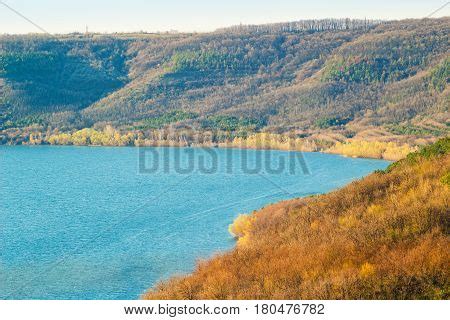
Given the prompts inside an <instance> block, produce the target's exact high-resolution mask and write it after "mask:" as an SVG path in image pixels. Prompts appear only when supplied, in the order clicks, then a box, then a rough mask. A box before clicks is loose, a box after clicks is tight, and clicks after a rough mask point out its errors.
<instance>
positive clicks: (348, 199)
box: [143, 138, 450, 299]
mask: <svg viewBox="0 0 450 320" xmlns="http://www.w3.org/2000/svg"><path fill="white" fill-rule="evenodd" d="M449 199H450V139H449V138H447V139H444V140H440V141H439V142H438V143H436V144H434V145H432V146H430V147H426V148H425V149H423V150H422V151H420V152H417V153H414V154H411V155H410V156H408V157H407V158H406V159H405V160H403V161H401V162H398V163H395V164H393V165H392V166H391V167H390V168H388V170H387V171H386V172H377V173H374V174H372V175H370V176H368V177H366V178H364V179H362V180H360V181H356V182H353V183H351V184H350V185H348V186H347V187H344V188H342V189H340V190H338V191H335V192H332V193H329V194H326V195H320V196H316V197H310V198H304V199H296V200H291V201H286V202H281V203H279V204H275V205H271V206H268V207H266V208H264V209H262V210H260V211H257V212H254V213H253V214H251V215H249V216H241V217H239V218H238V219H237V220H236V221H235V223H234V224H233V225H232V226H231V227H230V230H231V231H232V232H233V233H234V234H235V235H236V236H237V237H238V243H237V247H236V248H235V249H234V250H232V251H231V252H229V253H226V254H224V255H221V256H218V257H215V258H213V259H211V260H209V261H204V262H201V263H200V264H199V265H198V267H197V268H196V270H195V271H194V272H193V274H192V275H189V276H186V277H180V278H175V279H173V280H171V281H168V282H165V283H162V284H160V285H159V286H157V287H156V288H155V289H153V290H151V291H149V292H148V293H146V294H145V295H144V296H143V298H145V299H448V298H449V297H450V282H449V280H450V274H449V271H450V270H449V268H448V266H449V264H450V252H449V248H450V246H449V245H450V237H449V231H450V230H449V227H450V224H449V222H450V201H449Z"/></svg>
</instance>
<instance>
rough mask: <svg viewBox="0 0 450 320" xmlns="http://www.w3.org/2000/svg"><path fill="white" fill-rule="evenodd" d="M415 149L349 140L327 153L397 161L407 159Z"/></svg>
mask: <svg viewBox="0 0 450 320" xmlns="http://www.w3.org/2000/svg"><path fill="white" fill-rule="evenodd" d="M413 151H415V149H414V148H412V147H410V146H409V145H407V144H403V145H397V144H396V143H394V142H380V141H364V140H349V141H347V142H344V143H342V142H337V143H336V144H335V145H334V146H333V147H331V148H330V149H329V150H327V152H330V153H336V154H342V155H345V156H348V157H355V158H375V159H386V160H393V161H397V160H400V159H403V158H405V157H406V156H407V155H408V154H409V153H410V152H413Z"/></svg>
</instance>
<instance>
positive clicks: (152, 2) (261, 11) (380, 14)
mask: <svg viewBox="0 0 450 320" xmlns="http://www.w3.org/2000/svg"><path fill="white" fill-rule="evenodd" d="M447 2H448V1H447V0H376V1H374V0H372V1H367V0H340V1H338V0H334V1H333V0H271V1H269V0H221V1H217V0H209V1H208V0H147V1H144V0H120V1H119V0H109V1H108V0H0V34H1V33H9V34H19V33H36V32H42V31H41V30H39V28H37V27H36V26H34V25H33V24H32V23H30V22H28V21H26V20H25V19H24V18H23V17H20V16H19V15H17V14H16V13H14V12H13V11H11V10H10V9H8V8H6V7H5V6H4V5H3V4H2V3H5V4H7V5H8V6H10V7H11V8H13V9H14V10H16V11H17V12H19V13H20V14H21V15H23V16H25V17H26V18H28V19H29V20H31V21H32V22H34V23H35V24H37V25H38V26H39V27H41V28H42V29H44V30H46V31H48V32H50V33H70V32H84V31H85V30H86V26H88V28H89V31H90V32H102V33H103V32H106V33H110V32H133V31H147V32H157V31H170V30H177V31H180V32H194V31H195V32H206V31H213V30H215V29H217V28H220V27H227V26H231V25H237V24H240V23H243V24H262V23H271V22H285V21H295V20H301V19H320V18H330V17H332V18H344V17H349V18H362V19H364V18H370V19H373V18H374V19H404V18H422V17H425V16H427V15H429V14H430V13H432V12H433V11H434V10H436V9H438V8H439V7H441V6H442V5H444V4H445V3H447ZM442 16H450V4H448V5H447V6H446V7H445V8H444V9H442V10H441V11H439V12H438V13H436V14H435V15H434V16H433V17H442Z"/></svg>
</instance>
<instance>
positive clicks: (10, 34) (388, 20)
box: [0, 16, 450, 36]
mask: <svg viewBox="0 0 450 320" xmlns="http://www.w3.org/2000/svg"><path fill="white" fill-rule="evenodd" d="M448 18H450V16H442V17H430V18H427V17H424V18H404V19H377V18H366V19H359V18H348V17H342V18H335V17H327V18H320V19H299V20H289V21H275V22H269V23H259V24H243V23H241V24H234V25H227V26H219V27H217V28H216V29H214V30H209V31H178V30H173V29H172V30H160V31H146V30H134V31H133V30H130V31H113V32H98V31H90V30H89V31H88V32H86V31H84V32H83V31H72V32H66V33H44V32H28V33H1V32H0V36H36V35H41V36H45V35H48V36H70V35H85V34H89V35H105V36H106V35H128V34H129V35H132V34H148V35H152V34H160V35H167V34H180V35H182V34H208V33H214V32H218V31H221V30H226V29H229V28H234V27H238V26H243V27H246V26H265V25H277V24H284V23H293V22H301V21H309V20H316V21H325V20H345V19H350V20H356V21H358V20H359V21H363V20H367V21H379V22H399V21H407V20H424V19H430V20H439V19H448Z"/></svg>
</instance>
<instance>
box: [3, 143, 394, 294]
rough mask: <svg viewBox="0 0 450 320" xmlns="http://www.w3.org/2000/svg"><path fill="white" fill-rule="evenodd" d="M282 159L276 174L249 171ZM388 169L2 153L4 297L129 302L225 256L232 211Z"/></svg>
mask: <svg viewBox="0 0 450 320" xmlns="http://www.w3.org/2000/svg"><path fill="white" fill-rule="evenodd" d="M147 153H148V154H147ZM292 158H295V159H294V160H295V161H294V160H292ZM139 159H141V161H139ZM156 159H158V161H156ZM174 159H175V160H174ZM258 159H259V160H258ZM261 159H263V160H262V161H260V160H261ZM286 159H287V160H286ZM178 160H179V163H180V164H181V165H184V167H183V168H184V172H179V171H180V170H175V169H176V168H177V167H182V166H181V165H180V166H178V162H177V161H178ZM244 160H245V161H244ZM289 160H291V161H293V163H294V164H295V165H292V166H291V165H290V166H289V168H286V169H285V170H278V171H279V172H277V170H273V168H272V169H271V168H268V167H267V165H266V166H262V169H261V170H259V171H258V170H255V169H257V168H258V163H265V164H267V163H270V164H271V165H272V164H280V163H283V161H285V163H287V162H288V161H289ZM202 161H203V162H202ZM258 161H260V162H258ZM191 162H192V163H194V164H195V165H194V168H193V170H187V168H189V164H190V163H191ZM244 162H245V163H247V164H249V165H248V166H244V165H243V163H244ZM201 163H204V164H205V166H206V167H207V168H206V169H209V171H211V172H207V171H206V172H205V170H201V169H200V168H199V167H201ZM140 164H141V165H140ZM142 164H145V168H144V169H147V170H142V169H143V166H142ZM156 164H158V166H156ZM214 164H217V165H216V166H214ZM387 164H388V163H387V162H385V161H378V160H368V159H351V158H344V157H341V156H336V155H326V154H319V153H304V154H303V158H301V157H300V154H299V153H289V152H282V151H254V150H246V151H243V150H231V149H230V150H224V149H215V150H213V153H211V151H208V150H203V149H192V148H191V149H188V148H186V149H170V148H169V149H164V148H154V149H147V152H146V153H145V157H144V156H143V154H142V152H141V153H139V151H138V149H137V148H89V147H6V146H5V147H0V298H1V299H136V298H138V297H139V295H140V294H142V293H143V292H144V291H145V290H146V289H147V288H150V287H152V286H153V285H155V284H156V283H157V282H158V281H160V280H163V279H167V278H168V277H170V276H173V275H176V274H183V273H187V272H190V271H192V270H193V268H194V266H195V263H196V261H197V260H198V259H201V258H207V257H210V256H212V255H213V254H215V253H219V252H222V251H224V250H227V249H230V248H232V247H233V246H234V240H233V238H232V237H231V236H230V234H229V233H228V230H227V229H228V225H229V224H230V223H231V222H232V221H233V219H234V218H235V217H236V216H237V215H238V214H239V213H248V212H251V211H252V210H255V209H258V208H261V207H263V206H265V205H267V204H269V203H273V202H276V201H279V200H282V199H289V198H293V197H298V196H306V195H311V194H318V193H324V192H327V191H330V190H332V189H335V188H337V187H339V186H342V185H345V184H346V183H348V182H350V181H352V180H354V179H357V178H360V177H362V176H364V175H367V174H368V173H370V172H372V171H374V170H376V169H383V168H385V167H386V166H387ZM186 165H187V166H186ZM252 165H253V167H252ZM247 167H248V168H247ZM252 169H253V170H252ZM177 171H178V172H177Z"/></svg>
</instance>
